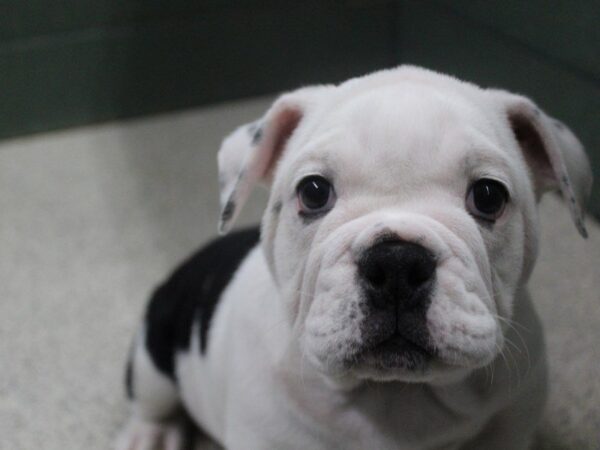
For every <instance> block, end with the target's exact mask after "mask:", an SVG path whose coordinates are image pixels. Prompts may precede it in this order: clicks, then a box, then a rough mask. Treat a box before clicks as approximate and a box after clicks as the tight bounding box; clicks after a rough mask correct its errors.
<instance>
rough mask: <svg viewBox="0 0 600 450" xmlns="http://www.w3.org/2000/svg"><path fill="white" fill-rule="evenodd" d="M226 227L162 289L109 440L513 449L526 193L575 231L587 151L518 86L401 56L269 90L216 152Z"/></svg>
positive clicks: (531, 209) (527, 347) (528, 406)
mask: <svg viewBox="0 0 600 450" xmlns="http://www.w3.org/2000/svg"><path fill="white" fill-rule="evenodd" d="M219 171H220V182H221V200H222V204H223V212H222V217H221V223H220V231H221V232H222V233H226V232H227V231H228V230H229V228H230V227H231V225H232V223H233V221H234V220H235V217H236V216H237V214H238V212H239V210H240V208H241V207H242V205H243V203H244V202H245V200H246V199H247V197H248V195H249V194H250V191H251V190H252V188H253V186H254V185H255V184H256V183H258V182H261V181H262V182H264V183H266V184H267V185H269V186H270V199H269V204H268V207H267V209H266V212H265V214H264V218H263V221H262V227H261V230H260V244H259V232H258V230H246V231H242V232H238V233H232V234H231V235H229V236H227V237H224V238H220V239H218V240H216V241H214V242H213V243H211V244H210V245H208V246H207V247H205V248H204V249H202V250H201V251H200V252H199V253H197V254H196V255H194V256H193V257H192V258H191V259H190V260H189V261H187V262H186V263H184V264H183V265H182V266H181V267H180V268H179V269H177V270H176V271H175V273H174V274H173V275H172V276H171V278H170V279H169V280H168V281H167V282H166V283H164V284H163V285H162V286H160V287H159V288H158V289H157V291H156V292H155V294H154V296H153V298H152V299H151V301H150V304H149V306H148V310H147V313H146V316H145V321H144V323H143V326H142V327H141V329H140V331H139V333H138V335H137V338H136V340H135V342H134V347H133V349H132V353H131V358H130V361H129V364H128V371H127V374H128V377H127V381H128V382H127V386H128V391H129V397H130V399H131V402H132V406H133V417H132V420H131V422H130V423H129V424H128V426H127V427H126V428H125V430H124V432H123V433H122V435H121V437H120V440H119V443H118V445H119V446H121V448H128V449H141V448H151V447H152V446H154V445H162V446H164V447H165V448H178V446H180V445H181V434H180V432H179V430H178V428H177V427H176V425H175V424H174V422H173V421H171V420H170V417H172V414H173V413H174V411H175V410H177V409H178V407H180V406H183V408H184V409H185V411H186V412H187V413H188V414H189V415H190V416H191V417H192V418H193V420H194V421H195V422H196V423H197V424H198V425H199V426H200V427H201V428H202V429H203V430H205V431H206V432H207V433H208V434H209V435H210V436H211V437H212V438H214V439H215V440H216V441H217V442H219V443H220V444H221V445H223V446H224V447H226V448H228V449H283V448H285V449H325V448H344V449H354V448H355V449H442V448H443V449H467V448H468V449H487V450H491V449H522V448H526V447H528V445H529V444H530V442H531V440H532V437H533V433H534V430H535V427H536V424H537V422H538V419H539V417H540V415H541V411H542V409H543V405H544V398H545V392H546V367H545V355H544V341H543V336H542V330H541V327H540V323H539V321H538V318H537V316H536V313H535V311H534V309H533V307H532V304H531V301H530V299H529V297H528V295H527V293H526V291H525V284H526V282H527V280H528V278H529V275H530V273H531V271H532V268H533V265H534V261H535V259H536V254H537V248H538V241H537V240H538V214H537V210H536V204H537V201H538V200H539V198H540V196H541V195H542V194H543V193H544V192H546V191H548V190H554V189H556V190H560V192H561V194H562V196H563V198H564V199H565V201H566V203H567V204H568V206H569V209H570V212H571V216H572V217H573V220H574V222H575V225H576V226H577V228H578V229H579V232H580V233H581V234H582V235H583V236H585V235H586V232H585V228H584V225H583V217H582V206H583V205H584V204H585V200H586V198H587V196H588V193H589V191H590V186H591V179H592V177H591V171H590V167H589V163H588V161H587V159H586V156H585V154H584V152H583V149H582V147H581V145H580V143H579V142H578V141H577V139H576V138H575V137H574V136H573V134H572V133H571V132H570V131H569V130H568V129H567V128H566V127H565V126H564V125H563V124H561V123H560V122H558V121H556V120H553V119H551V118H550V117H548V116H547V115H546V114H544V113H543V112H541V111H540V110H539V109H538V108H537V107H536V105H535V104H534V103H533V102H532V101H530V100H529V99H527V98H525V97H522V96H519V95H514V94H511V93H508V92H504V91H500V90H491V89H481V88H479V87H477V86H475V85H473V84H469V83H465V82H462V81H459V80H457V79H455V78H452V77H449V76H445V75H441V74H438V73H435V72H431V71H427V70H423V69H419V68H415V67H400V68H396V69H392V70H385V71H381V72H377V73H374V74H371V75H368V76H365V77H361V78H356V79H353V80H350V81H348V82H345V83H342V84H340V85H338V86H317V87H309V88H304V89H300V90H297V91H294V92H291V93H288V94H285V95H283V96H281V97H280V98H279V99H277V101H275V103H274V104H273V106H272V107H271V108H270V109H269V110H268V111H267V112H266V114H265V115H264V117H263V118H262V119H260V120H259V121H257V122H255V123H253V124H250V125H246V126H243V127H241V128H239V129H238V130H236V131H235V132H234V133H233V134H232V135H231V136H229V137H228V138H227V139H226V140H225V141H224V143H223V146H222V148H221V150H220V152H219Z"/></svg>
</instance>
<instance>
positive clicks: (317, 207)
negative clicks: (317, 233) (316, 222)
mask: <svg viewBox="0 0 600 450" xmlns="http://www.w3.org/2000/svg"><path fill="white" fill-rule="evenodd" d="M296 195H297V198H298V208H299V213H300V215H304V216H313V215H317V214H322V213H326V212H327V211H329V210H330V209H331V208H333V205H334V203H335V192H334V191H333V186H332V185H331V183H330V182H329V181H327V180H326V179H325V178H323V177H322V176H320V175H311V176H308V177H306V178H304V179H302V180H301V181H300V183H298V187H297V189H296Z"/></svg>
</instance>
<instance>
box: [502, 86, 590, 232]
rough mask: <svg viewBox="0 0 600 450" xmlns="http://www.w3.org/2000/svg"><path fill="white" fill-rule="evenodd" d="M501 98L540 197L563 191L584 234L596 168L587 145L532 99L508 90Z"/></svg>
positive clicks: (578, 228)
mask: <svg viewBox="0 0 600 450" xmlns="http://www.w3.org/2000/svg"><path fill="white" fill-rule="evenodd" d="M492 92H493V94H494V95H497V96H498V97H499V98H500V101H501V102H502V104H503V108H504V111H505V114H506V118H507V120H508V123H509V125H510V127H511V129H512V131H513V134H514V137H515V139H516V141H517V143H518V144H519V146H520V148H521V150H522V152H523V155H524V157H525V160H526V162H527V164H528V166H529V168H530V170H531V173H532V175H533V181H534V186H535V190H536V195H537V196H538V198H539V197H540V196H541V195H542V194H543V193H544V192H547V191H550V190H558V191H560V193H561V195H562V197H563V199H564V201H566V202H567V204H568V206H569V210H570V212H571V217H572V219H573V222H574V223H575V226H576V227H577V230H579V233H580V234H581V236H583V237H584V238H587V231H586V229H585V225H584V222H583V218H584V207H585V204H586V202H587V200H588V197H589V195H590V191H591V187H592V169H591V166H590V163H589V161H588V158H587V156H586V154H585V152H584V150H583V146H582V145H581V143H580V142H579V140H578V139H577V138H576V137H575V135H574V134H573V133H572V132H571V130H569V128H567V127H566V126H565V125H564V124H563V123H562V122H560V121H558V120H555V119H552V118H551V117H548V116H547V115H546V114H545V113H544V112H542V111H541V110H540V109H539V108H538V107H537V106H536V105H535V104H534V103H533V102H532V101H531V100H529V99H528V98H526V97H522V96H520V95H515V94H511V93H508V92H504V91H492Z"/></svg>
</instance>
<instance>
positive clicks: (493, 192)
mask: <svg viewBox="0 0 600 450" xmlns="http://www.w3.org/2000/svg"><path fill="white" fill-rule="evenodd" d="M507 201H508V191H507V190H506V188H505V187H504V185H503V184H502V183H500V182H499V181H496V180H491V179H489V178H482V179H480V180H477V181H476V182H475V183H473V184H472V185H471V187H470V188H469V192H468V194H467V210H468V211H469V212H470V213H471V214H472V215H473V216H475V217H477V218H479V219H483V220H487V221H488V222H494V221H495V220H496V219H498V218H499V217H500V216H501V215H502V213H503V212H504V207H505V206H506V202H507Z"/></svg>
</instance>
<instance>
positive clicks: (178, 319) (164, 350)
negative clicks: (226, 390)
mask: <svg viewBox="0 0 600 450" xmlns="http://www.w3.org/2000/svg"><path fill="white" fill-rule="evenodd" d="M259 238H260V233H259V229H258V227H254V228H248V229H244V230H240V231H237V232H234V233H231V234H229V235H227V236H224V237H219V238H217V239H215V240H213V241H211V242H210V243H208V244H207V245H206V246H204V247H203V248H201V249H200V250H199V251H198V252H196V253H195V254H193V255H192V256H191V257H190V258H189V259H187V260H186V261H185V262H184V263H183V264H181V265H180V266H179V267H178V268H177V269H176V270H175V271H174V272H173V274H172V275H171V276H170V277H169V278H168V279H167V281H166V282H165V283H163V284H162V285H160V286H159V287H158V288H157V289H156V290H155V291H154V293H153V295H152V297H151V299H150V302H149V304H148V308H147V310H146V315H145V325H146V342H145V344H146V347H147V349H148V353H149V354H150V356H151V358H152V360H153V362H154V363H155V365H156V366H157V368H158V369H159V370H160V371H161V372H163V373H165V374H166V375H167V376H169V377H170V378H171V379H175V353H177V352H178V351H185V350H187V349H188V348H189V346H190V342H191V339H192V328H193V327H194V324H195V323H197V324H198V326H199V339H200V343H199V344H200V345H199V348H200V351H201V353H202V354H205V353H206V349H207V344H208V341H207V339H208V331H209V329H210V326H211V320H212V317H213V313H214V311H215V309H216V307H217V305H218V303H219V300H220V298H221V296H222V293H223V291H224V290H225V289H226V288H227V286H228V285H229V283H230V281H231V279H232V278H233V276H234V274H235V273H236V271H237V270H238V268H239V267H240V265H241V263H242V262H243V260H244V259H245V258H246V257H247V256H248V254H249V253H250V251H251V250H252V249H253V248H254V247H255V246H256V245H257V244H258V242H259Z"/></svg>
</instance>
